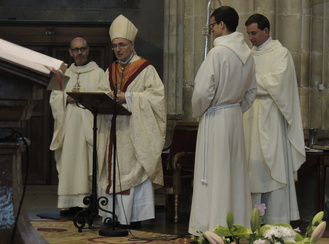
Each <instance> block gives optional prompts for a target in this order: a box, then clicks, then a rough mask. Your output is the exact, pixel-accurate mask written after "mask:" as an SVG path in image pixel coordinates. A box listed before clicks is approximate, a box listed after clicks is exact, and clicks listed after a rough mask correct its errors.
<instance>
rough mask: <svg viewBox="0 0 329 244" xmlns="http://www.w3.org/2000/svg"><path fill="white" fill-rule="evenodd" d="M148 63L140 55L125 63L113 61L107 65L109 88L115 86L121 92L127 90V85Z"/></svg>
mask: <svg viewBox="0 0 329 244" xmlns="http://www.w3.org/2000/svg"><path fill="white" fill-rule="evenodd" d="M135 56H136V55H135ZM148 65H150V62H149V61H148V60H146V59H143V58H140V57H138V58H136V57H134V58H133V59H132V60H131V62H129V63H128V64H125V65H123V64H121V63H120V62H118V61H115V62H114V63H112V65H111V66H110V67H109V82H110V87H111V89H112V90H114V87H115V86H117V89H118V90H120V91H123V92H125V91H127V87H128V86H129V85H130V84H131V83H132V82H133V81H134V79H135V78H136V77H137V75H139V74H140V72H142V70H144V69H145V68H146V67H147V66H148Z"/></svg>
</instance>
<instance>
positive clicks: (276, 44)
mask: <svg viewBox="0 0 329 244" xmlns="http://www.w3.org/2000/svg"><path fill="white" fill-rule="evenodd" d="M281 47H282V44H281V42H280V41H278V40H271V41H270V42H269V43H267V45H266V46H265V47H264V48H263V49H262V50H259V51H257V50H256V47H253V48H252V49H251V52H252V55H254V56H259V55H263V54H266V53H270V52H273V51H274V50H275V49H278V48H281Z"/></svg>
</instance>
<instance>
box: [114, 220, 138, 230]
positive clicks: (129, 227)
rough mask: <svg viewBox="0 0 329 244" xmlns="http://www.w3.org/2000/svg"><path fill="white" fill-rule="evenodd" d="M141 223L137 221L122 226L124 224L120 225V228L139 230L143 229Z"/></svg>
mask: <svg viewBox="0 0 329 244" xmlns="http://www.w3.org/2000/svg"><path fill="white" fill-rule="evenodd" d="M141 225H142V224H141V221H137V222H131V223H130V225H122V224H118V228H120V229H134V230H135V229H139V228H140V227H141Z"/></svg>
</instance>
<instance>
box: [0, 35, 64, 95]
mask: <svg viewBox="0 0 329 244" xmlns="http://www.w3.org/2000/svg"><path fill="white" fill-rule="evenodd" d="M0 59H2V60H4V61H6V62H9V63H12V64H15V65H18V66H21V67H23V68H26V69H30V70H32V71H35V72H38V73H40V74H43V75H46V76H48V77H51V79H50V82H49V84H50V83H52V89H56V90H63V89H64V88H65V86H66V84H67V82H68V80H69V78H68V77H67V76H64V73H65V71H66V68H67V65H66V64H65V63H64V62H63V61H61V60H59V59H55V58H52V57H49V56H47V55H45V54H42V53H39V52H36V51H33V50H31V49H28V48H25V47H22V46H19V45H17V44H14V43H11V42H8V41H6V40H4V39H1V38H0Z"/></svg>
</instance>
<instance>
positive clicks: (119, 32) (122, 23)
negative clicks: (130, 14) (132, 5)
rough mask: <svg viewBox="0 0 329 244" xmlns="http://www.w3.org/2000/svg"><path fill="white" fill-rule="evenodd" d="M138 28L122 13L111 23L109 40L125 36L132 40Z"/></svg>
mask: <svg viewBox="0 0 329 244" xmlns="http://www.w3.org/2000/svg"><path fill="white" fill-rule="evenodd" d="M137 32H138V29H137V28H136V26H134V24H133V23H131V22H130V20H129V19H127V18H126V17H124V16H123V15H119V16H118V17H117V18H116V19H115V20H114V21H113V22H112V24H111V27H110V37H111V41H113V39H115V38H125V39H127V40H129V41H132V42H134V41H135V38H136V35H137Z"/></svg>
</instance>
